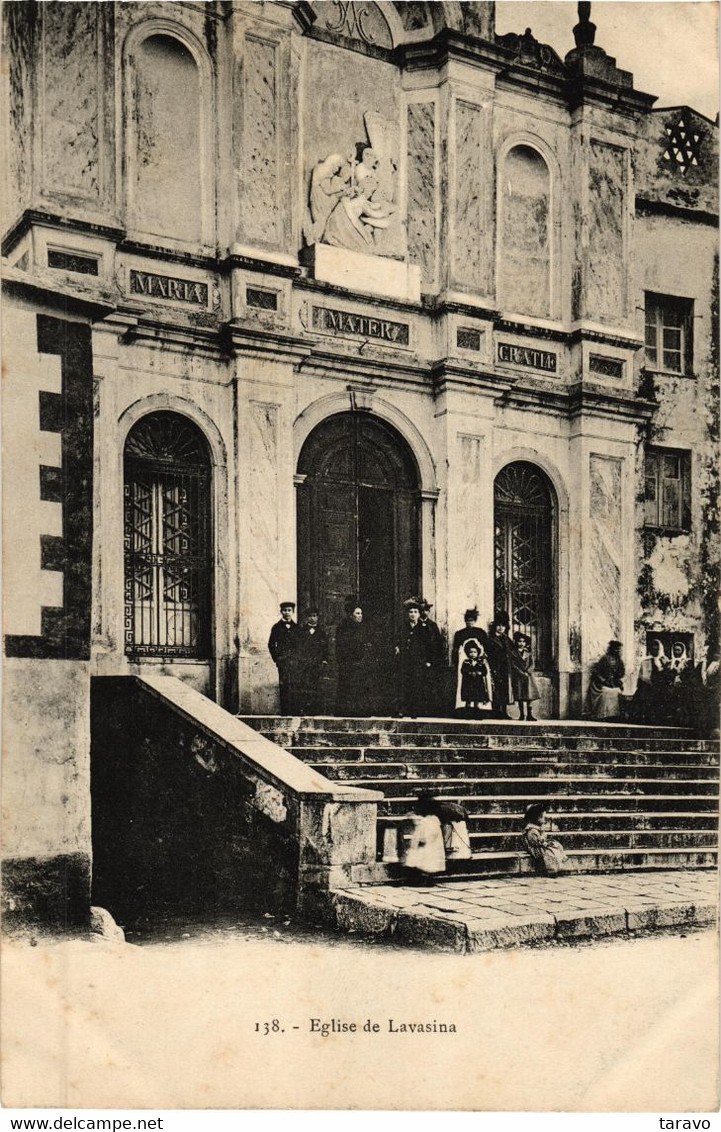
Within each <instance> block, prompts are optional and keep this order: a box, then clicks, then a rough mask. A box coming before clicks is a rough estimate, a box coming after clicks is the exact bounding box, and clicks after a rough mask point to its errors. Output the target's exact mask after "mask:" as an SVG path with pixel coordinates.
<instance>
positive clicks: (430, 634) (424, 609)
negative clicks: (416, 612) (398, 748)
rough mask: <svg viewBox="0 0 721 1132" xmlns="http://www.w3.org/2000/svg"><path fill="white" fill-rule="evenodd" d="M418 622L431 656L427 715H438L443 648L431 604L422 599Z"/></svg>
mask: <svg viewBox="0 0 721 1132" xmlns="http://www.w3.org/2000/svg"><path fill="white" fill-rule="evenodd" d="M418 605H419V609H420V615H421V616H420V621H419V622H418V624H419V625H420V627H421V628H422V629H423V631H424V633H425V634H426V636H427V638H428V642H429V648H430V652H431V654H432V667H431V676H430V686H429V694H430V700H429V704H428V713H429V715H438V713H439V711H440V710H441V699H442V695H441V689H440V687H439V685H440V682H441V674H442V673H443V670H444V662H445V656H444V652H445V650H444V648H443V636H442V634H441V631H440V629H439V628H438V626H437V624H436V622H435V621H431V618H430V612H431V610H432V609H433V606H432V604H431V603H430V602H429V601H426V599H425V598H424V597H422V598H420V599H419V603H418Z"/></svg>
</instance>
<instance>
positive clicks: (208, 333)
mask: <svg viewBox="0 0 721 1132" xmlns="http://www.w3.org/2000/svg"><path fill="white" fill-rule="evenodd" d="M126 322H127V329H126V331H125V333H124V334H123V336H122V340H123V342H125V343H126V344H130V343H132V342H157V343H158V344H160V345H162V346H163V347H164V348H165V349H171V350H172V349H174V350H181V351H183V352H185V353H187V352H188V351H189V350H192V351H193V353H194V354H199V353H202V354H204V355H206V356H210V357H214V358H217V357H218V355H221V356H223V357H226V356H227V352H226V350H225V344H224V342H223V340H222V337H221V334H220V331H218V330H216V329H212V328H208V327H203V326H187V325H182V324H180V323H177V322H165V321H164V320H163V319H159V318H149V317H147V316H146V315H144V314H138V315H137V317H132V316H131V317H130V318H128V319H127V320H126Z"/></svg>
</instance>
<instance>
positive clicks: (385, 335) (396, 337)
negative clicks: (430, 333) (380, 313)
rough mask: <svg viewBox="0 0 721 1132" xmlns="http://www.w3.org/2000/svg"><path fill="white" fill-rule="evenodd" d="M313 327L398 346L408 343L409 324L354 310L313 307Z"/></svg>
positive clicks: (327, 331)
mask: <svg viewBox="0 0 721 1132" xmlns="http://www.w3.org/2000/svg"><path fill="white" fill-rule="evenodd" d="M313 328H314V329H315V330H324V331H326V333H331V334H354V335H357V336H358V337H359V338H380V340H381V341H383V342H392V343H393V344H394V345H396V346H407V345H408V324H407V323H406V322H390V321H389V320H388V319H387V318H373V317H372V316H370V315H365V314H353V312H352V311H337V310H331V309H330V307H313Z"/></svg>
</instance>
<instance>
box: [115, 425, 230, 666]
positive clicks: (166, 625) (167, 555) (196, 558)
mask: <svg viewBox="0 0 721 1132" xmlns="http://www.w3.org/2000/svg"><path fill="white" fill-rule="evenodd" d="M209 486H210V471H209V467H208V457H207V450H206V448H205V442H204V440H203V438H202V437H201V436H200V434H199V433H198V431H197V429H195V427H194V426H193V425H192V424H191V423H190V422H189V421H185V420H184V419H183V418H182V417H177V416H175V415H174V414H172V413H153V414H151V415H150V416H149V417H145V418H143V420H142V421H140V422H139V423H138V425H137V426H136V427H135V429H133V431H132V432H131V434H130V436H129V438H128V443H127V445H126V450H125V488H124V492H125V540H124V544H125V651H126V653H128V654H129V655H132V656H168V657H189V658H202V657H205V656H207V655H208V648H209V637H210V633H209V628H210V625H209V622H210V617H209V613H210V584H211V569H210V567H211V561H210V532H209V494H210V493H209Z"/></svg>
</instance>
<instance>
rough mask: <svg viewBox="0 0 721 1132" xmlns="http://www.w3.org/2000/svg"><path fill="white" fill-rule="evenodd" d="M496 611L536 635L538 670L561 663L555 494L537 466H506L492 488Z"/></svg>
mask: <svg viewBox="0 0 721 1132" xmlns="http://www.w3.org/2000/svg"><path fill="white" fill-rule="evenodd" d="M493 504H494V508H493V509H494V529H495V593H494V607H495V615H496V616H498V615H499V614H506V615H507V616H508V619H509V624H510V628H511V632H522V633H526V634H527V635H528V636H529V637H530V638H531V644H532V650H533V655H534V658H535V664H536V668H538V669H541V670H546V671H548V670H550V669H553V668H554V667H555V666H556V567H555V558H556V515H557V503H556V494H555V491H554V489H553V486H552V484H551V482H550V480H549V479H548V476H547V475H546V474H545V472H543V471H542V470H541V469H540V468H538V467H536V465H535V464H530V463H526V462H525V461H517V462H515V463H513V464H507V465H506V467H505V468H502V469H501V471H500V472H499V473H498V475H497V476H496V480H495V484H494V490H493Z"/></svg>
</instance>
